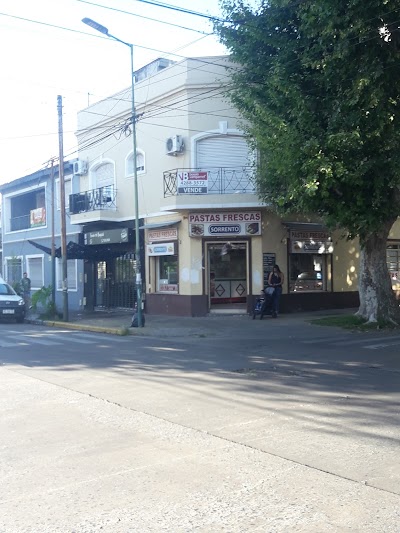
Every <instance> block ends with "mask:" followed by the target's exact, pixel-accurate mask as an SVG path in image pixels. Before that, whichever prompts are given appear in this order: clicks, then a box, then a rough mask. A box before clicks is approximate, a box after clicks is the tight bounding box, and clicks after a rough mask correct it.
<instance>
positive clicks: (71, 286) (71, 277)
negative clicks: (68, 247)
mask: <svg viewBox="0 0 400 533" xmlns="http://www.w3.org/2000/svg"><path fill="white" fill-rule="evenodd" d="M77 266H78V263H77V260H76V259H70V260H69V261H67V278H68V290H69V291H77V290H78V279H77V277H78V276H77ZM56 274H57V290H58V291H62V288H63V275H62V259H59V258H57V269H56Z"/></svg>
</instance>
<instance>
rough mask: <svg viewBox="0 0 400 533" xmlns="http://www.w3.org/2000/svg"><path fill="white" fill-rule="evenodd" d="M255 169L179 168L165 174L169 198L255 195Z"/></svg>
mask: <svg viewBox="0 0 400 533" xmlns="http://www.w3.org/2000/svg"><path fill="white" fill-rule="evenodd" d="M254 175H255V168H254V167H235V168H233V167H223V168H177V169H174V170H167V171H165V172H164V198H167V197H169V196H181V195H183V196H186V195H199V194H201V195H204V194H235V193H255V192H256V188H255V182H254Z"/></svg>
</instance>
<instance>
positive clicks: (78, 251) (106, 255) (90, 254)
mask: <svg viewBox="0 0 400 533" xmlns="http://www.w3.org/2000/svg"><path fill="white" fill-rule="evenodd" d="M28 242H29V243H30V244H32V246H35V247H36V248H38V249H39V250H42V251H43V252H46V254H49V255H51V248H49V247H47V246H43V244H39V243H38V242H35V241H31V240H28ZM129 251H130V249H129V248H128V247H127V249H126V250H122V249H121V248H118V250H115V249H112V248H110V247H109V246H86V245H85V244H79V243H77V242H72V241H70V242H69V243H68V244H67V259H89V260H98V261H104V260H105V259H110V258H113V257H120V256H121V255H124V254H125V253H128V252H129ZM55 256H56V257H59V258H60V257H61V247H59V248H56V249H55Z"/></svg>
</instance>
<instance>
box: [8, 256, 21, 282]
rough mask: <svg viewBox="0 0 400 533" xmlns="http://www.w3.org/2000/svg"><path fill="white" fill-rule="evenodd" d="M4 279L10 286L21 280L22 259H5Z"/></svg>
mask: <svg viewBox="0 0 400 533" xmlns="http://www.w3.org/2000/svg"><path fill="white" fill-rule="evenodd" d="M6 278H7V281H8V283H9V284H10V285H13V284H14V283H19V282H20V281H21V279H22V257H6Z"/></svg>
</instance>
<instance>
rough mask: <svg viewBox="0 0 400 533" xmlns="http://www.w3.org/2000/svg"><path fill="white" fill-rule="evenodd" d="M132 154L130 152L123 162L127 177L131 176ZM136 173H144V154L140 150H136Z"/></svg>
mask: <svg viewBox="0 0 400 533" xmlns="http://www.w3.org/2000/svg"><path fill="white" fill-rule="evenodd" d="M132 154H133V152H131V153H130V154H129V155H128V157H127V158H126V162H125V174H126V175H127V176H133V156H132ZM136 171H137V172H138V174H143V173H144V172H145V159H144V152H143V151H142V150H136Z"/></svg>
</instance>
